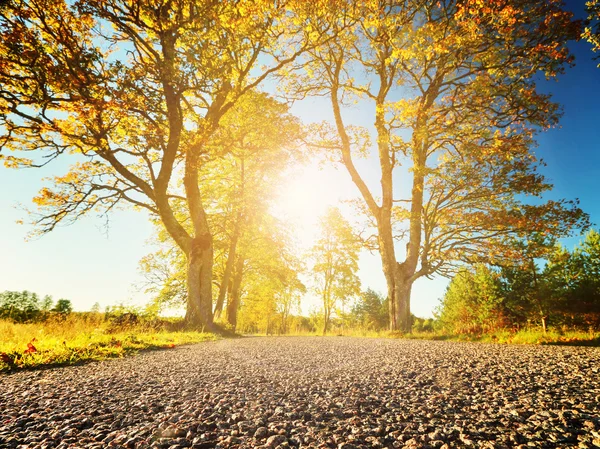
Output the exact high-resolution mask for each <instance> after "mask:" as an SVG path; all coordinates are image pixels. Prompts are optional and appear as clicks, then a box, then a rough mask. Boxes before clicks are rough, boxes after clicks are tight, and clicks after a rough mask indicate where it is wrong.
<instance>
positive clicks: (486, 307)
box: [436, 265, 505, 334]
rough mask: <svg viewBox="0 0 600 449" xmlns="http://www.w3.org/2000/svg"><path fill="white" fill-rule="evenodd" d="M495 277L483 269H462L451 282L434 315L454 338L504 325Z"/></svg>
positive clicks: (499, 291) (497, 280)
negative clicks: (457, 335) (454, 335)
mask: <svg viewBox="0 0 600 449" xmlns="http://www.w3.org/2000/svg"><path fill="white" fill-rule="evenodd" d="M500 287H501V285H500V281H499V275H498V273H496V272H494V271H492V270H490V269H489V268H488V267H486V266H485V265H477V266H476V267H475V268H474V269H467V268H463V269H461V270H460V271H459V272H458V273H457V274H456V275H455V276H454V278H452V281H451V282H450V284H449V285H448V288H447V289H446V293H445V295H444V297H443V299H442V303H441V305H440V306H439V308H438V310H437V312H436V314H437V317H438V320H439V322H440V324H441V326H442V327H443V328H444V329H445V330H447V331H449V332H451V333H454V334H473V333H475V334H480V333H484V332H489V331H493V330H495V329H498V328H501V327H503V326H504V324H505V314H504V308H503V297H502V295H501V289H500Z"/></svg>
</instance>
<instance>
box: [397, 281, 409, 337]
mask: <svg viewBox="0 0 600 449" xmlns="http://www.w3.org/2000/svg"><path fill="white" fill-rule="evenodd" d="M398 271H400V270H399V269H398ZM411 290H412V282H410V281H407V280H405V279H403V278H402V276H401V273H397V275H396V281H395V290H394V303H395V304H394V309H395V312H396V316H395V319H394V321H395V323H396V329H395V330H398V331H401V332H407V333H408V332H410V331H411V328H412V322H411V321H412V320H411V316H410V293H411Z"/></svg>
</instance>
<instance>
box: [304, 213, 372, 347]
mask: <svg viewBox="0 0 600 449" xmlns="http://www.w3.org/2000/svg"><path fill="white" fill-rule="evenodd" d="M319 226H320V229H321V237H320V238H319V239H318V240H317V242H316V243H315V245H314V246H313V248H312V259H313V260H314V262H315V263H314V266H313V268H312V271H313V273H314V274H315V279H316V281H315V282H316V292H317V294H318V295H319V296H320V297H321V299H322V300H323V335H326V334H327V329H328V327H329V323H330V320H331V314H332V312H333V311H334V310H335V307H336V305H337V304H339V303H340V302H344V301H347V300H348V299H349V298H351V297H352V296H354V295H356V294H358V292H359V291H360V280H359V278H358V276H357V275H356V272H357V271H358V253H359V249H360V246H359V242H358V241H357V240H356V238H355V236H354V235H353V232H352V228H351V226H350V224H349V223H348V222H347V221H346V219H345V218H344V217H343V216H342V214H341V212H340V210H339V209H338V208H333V207H332V208H329V209H328V211H327V212H326V214H325V216H324V217H322V219H321V221H320V224H319Z"/></svg>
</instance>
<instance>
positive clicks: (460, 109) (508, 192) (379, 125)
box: [289, 0, 586, 331]
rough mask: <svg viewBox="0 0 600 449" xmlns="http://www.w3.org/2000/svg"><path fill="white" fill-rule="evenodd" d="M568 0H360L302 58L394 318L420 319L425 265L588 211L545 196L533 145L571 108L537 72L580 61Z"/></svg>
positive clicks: (321, 143)
mask: <svg viewBox="0 0 600 449" xmlns="http://www.w3.org/2000/svg"><path fill="white" fill-rule="evenodd" d="M561 8H562V3H561V2H560V1H559V0H551V1H547V2H539V1H537V0H525V1H521V0H519V1H517V0H506V1H500V2H481V1H475V0H472V1H471V0H469V1H465V2H454V1H444V0H442V1H437V0H436V1H433V0H426V1H417V0H414V1H408V2H404V3H402V4H401V5H397V4H394V3H389V2H380V1H376V0H369V1H365V2H360V3H359V4H355V5H354V6H353V7H352V8H351V12H352V13H353V14H355V17H356V18H357V22H356V25H355V26H354V27H352V28H351V29H349V30H346V32H340V35H339V37H338V38H337V39H336V40H335V41H330V42H328V43H327V44H325V45H323V46H320V47H319V48H318V49H316V50H315V51H311V52H310V56H309V57H308V58H305V59H303V60H302V63H301V64H297V65H296V67H295V70H294V71H293V72H292V73H293V74H294V75H295V77H294V78H293V79H291V81H290V82H289V90H290V91H291V92H292V93H293V94H294V95H295V96H297V97H299V98H304V97H306V96H310V95H318V96H324V97H325V98H327V99H328V101H329V103H330V105H331V112H332V114H333V123H332V124H330V123H323V124H315V125H314V127H313V131H314V136H315V137H314V139H313V141H312V145H313V146H315V147H318V148H321V149H323V150H324V154H326V155H327V157H329V158H330V159H332V160H333V161H335V162H337V163H340V164H342V165H343V166H344V167H345V168H346V169H347V171H348V173H349V175H350V177H351V179H352V181H353V182H354V184H355V185H356V187H357V188H358V190H359V192H360V198H361V208H362V210H363V211H364V213H365V214H366V216H367V217H368V219H369V221H370V223H371V225H372V228H373V229H374V235H373V238H370V237H368V236H367V238H366V239H365V240H366V242H367V243H368V244H370V245H371V246H372V247H373V248H376V249H378V250H379V253H380V256H381V260H382V265H383V271H384V274H385V277H386V281H387V286H388V297H389V298H390V301H389V307H390V309H389V314H390V328H391V329H392V330H397V329H399V330H403V331H409V330H410V321H411V320H410V294H411V289H412V285H413V283H414V282H415V281H416V280H417V279H419V278H421V277H429V276H432V275H435V274H442V275H452V273H454V271H455V270H456V267H457V266H459V265H460V264H462V263H474V262H476V261H481V260H484V261H485V260H488V261H494V260H498V259H502V258H504V257H507V254H505V251H504V248H506V245H505V243H507V242H508V241H510V238H509V236H511V235H515V234H517V235H525V234H527V233H529V232H534V231H546V232H548V233H551V234H553V235H555V236H560V235H565V234H567V233H568V232H569V230H570V229H571V228H573V227H574V226H578V225H585V220H586V216H585V214H583V212H582V211H581V210H580V209H579V208H578V207H577V205H576V203H572V202H568V201H546V202H544V201H543V200H541V199H538V198H539V197H541V195H542V194H543V193H544V192H545V191H547V190H548V189H550V188H551V185H550V184H549V183H548V182H547V181H546V180H545V179H544V178H543V176H542V175H540V174H539V173H538V172H537V169H538V167H539V166H540V162H539V161H538V159H537V158H536V156H535V154H534V153H533V152H532V151H531V148H532V146H533V145H534V143H535V141H534V136H535V133H536V132H538V131H539V130H541V129H544V128H547V127H551V126H553V125H555V124H556V123H557V120H558V117H559V115H560V114H559V113H560V111H559V108H558V106H557V105H556V104H554V103H552V102H551V99H550V97H549V96H548V95H544V94H542V93H540V92H538V90H537V86H536V80H537V79H539V75H540V74H541V75H545V76H546V77H547V78H554V77H556V76H557V74H559V73H560V72H561V71H562V70H563V67H564V66H565V65H568V64H569V63H570V61H571V57H570V56H569V53H568V50H567V47H566V43H567V41H568V40H569V39H571V38H574V37H576V35H577V28H578V27H577V26H576V25H577V24H576V23H574V22H573V21H572V20H571V14H570V13H568V12H566V11H564V10H562V9H561ZM357 101H358V102H363V103H365V105H364V106H361V107H362V108H363V109H364V108H369V110H370V111H372V114H373V115H372V118H373V123H374V127H373V129H365V128H360V127H357V126H354V125H351V124H349V123H348V121H347V120H346V118H345V117H346V116H345V111H346V110H347V107H348V106H352V104H353V103H354V102H357ZM361 104H362V103H361ZM371 131H372V132H374V134H375V135H374V137H371V135H370V134H371ZM365 156H366V157H372V158H373V159H376V160H377V161H378V162H379V168H380V183H379V186H377V187H376V188H375V187H374V186H370V185H369V183H368V182H367V178H365V177H363V175H362V174H361V172H360V170H359V168H358V167H359V166H358V165H357V163H356V161H357V159H359V158H361V157H365ZM402 180H403V181H404V182H401V181H402ZM403 186H408V187H407V188H404V189H403ZM527 196H530V197H531V196H534V197H538V198H536V200H535V202H534V203H533V204H530V203H528V202H525V198H526V197H527ZM396 242H398V243H399V244H398V245H396ZM400 242H402V244H400Z"/></svg>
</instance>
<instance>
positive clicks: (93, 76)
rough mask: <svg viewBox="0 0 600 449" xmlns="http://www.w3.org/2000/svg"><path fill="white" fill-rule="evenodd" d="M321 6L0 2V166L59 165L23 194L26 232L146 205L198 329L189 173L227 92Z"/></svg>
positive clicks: (293, 46)
mask: <svg viewBox="0 0 600 449" xmlns="http://www.w3.org/2000/svg"><path fill="white" fill-rule="evenodd" d="M335 3H336V2H331V1H324V0H323V1H316V2H304V1H299V0H283V1H280V2H276V3H273V2H269V1H262V0H259V1H255V0H252V1H250V0H247V1H246V0H242V1H238V2H219V1H211V0H205V1H191V0H176V1H171V0H169V1H158V2H156V1H147V0H107V1H105V0H102V1H100V0H91V1H87V0H86V1H75V2H71V1H66V0H33V1H30V0H27V1H25V0H9V1H8V2H2V6H1V7H0V35H1V39H0V127H1V129H2V130H3V131H2V136H1V138H0V149H1V151H2V157H3V159H4V162H5V164H6V165H7V166H11V167H34V166H39V165H43V164H46V163H48V162H50V161H51V160H53V159H55V158H60V159H64V158H65V157H66V156H67V155H70V160H71V161H72V162H73V165H72V166H71V168H70V170H69V171H68V173H66V174H65V175H63V176H56V177H55V178H54V179H53V180H52V181H53V185H52V186H50V187H44V188H43V189H42V190H41V191H40V193H39V195H38V196H37V197H36V198H35V199H34V200H35V202H36V203H37V205H38V206H39V216H38V217H37V218H36V220H35V223H36V224H37V226H38V229H39V231H40V232H42V233H44V232H49V231H51V230H52V229H54V228H55V227H56V226H57V225H59V224H68V223H70V222H72V221H74V220H76V219H77V218H79V217H81V216H83V215H85V214H87V213H89V212H90V211H93V210H94V211H98V212H100V213H106V212H109V211H110V210H112V209H114V208H115V207H118V206H121V205H125V204H129V205H133V206H134V207H135V208H137V209H141V210H146V211H148V212H149V213H150V214H151V215H152V216H154V217H158V219H160V221H161V222H162V224H163V225H164V227H165V229H166V230H167V232H168V233H169V235H170V236H171V237H172V239H173V240H174V241H175V242H176V244H177V245H178V247H179V248H180V249H181V251H182V252H183V253H184V254H185V255H186V265H187V268H186V279H185V282H186V286H187V312H186V320H187V322H188V323H189V324H191V325H194V326H199V325H206V326H210V325H211V323H212V268H213V231H212V230H211V228H210V226H209V220H208V217H207V213H206V204H207V203H208V202H209V201H210V200H211V198H204V197H203V196H202V193H201V186H200V184H201V179H200V175H199V173H200V169H201V168H202V166H203V165H204V163H205V162H206V161H207V160H210V159H211V157H212V155H211V154H210V151H209V149H208V148H207V143H208V141H209V140H210V138H211V136H212V135H213V133H214V132H215V130H217V129H218V127H219V122H220V121H221V119H222V118H223V116H224V115H225V114H226V113H227V112H228V111H229V110H230V109H231V108H232V107H233V106H234V105H235V104H236V102H237V101H238V100H239V99H240V98H242V97H243V96H244V95H245V94H246V93H248V92H249V91H251V90H253V89H254V88H255V87H257V86H259V85H260V84H261V83H262V82H263V81H264V80H265V79H267V77H269V76H270V75H271V74H274V73H275V72H277V71H279V70H280V69H281V68H283V67H284V66H285V65H286V64H288V63H290V62H292V61H293V60H295V59H296V58H297V57H298V56H299V55H301V54H302V53H303V52H304V51H306V50H308V49H310V48H313V47H314V45H315V44H317V43H321V42H322V39H324V38H325V39H329V38H330V37H329V35H328V33H325V30H328V28H329V25H327V23H333V22H334V20H333V19H332V18H331V17H329V15H330V13H332V12H334V11H336V5H335ZM11 150H14V151H18V153H16V154H9V153H7V151H11ZM23 153H25V155H23ZM27 153H31V154H29V155H28V154H27ZM179 173H182V174H183V185H181V184H179V183H178V181H179V177H178V176H175V175H176V174H179ZM177 200H182V201H184V202H185V206H186V208H187V209H188V214H187V215H186V218H189V219H190V223H191V228H186V226H185V225H184V223H183V222H181V221H180V220H179V219H178V218H177V216H176V214H175V211H174V202H176V201H177Z"/></svg>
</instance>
